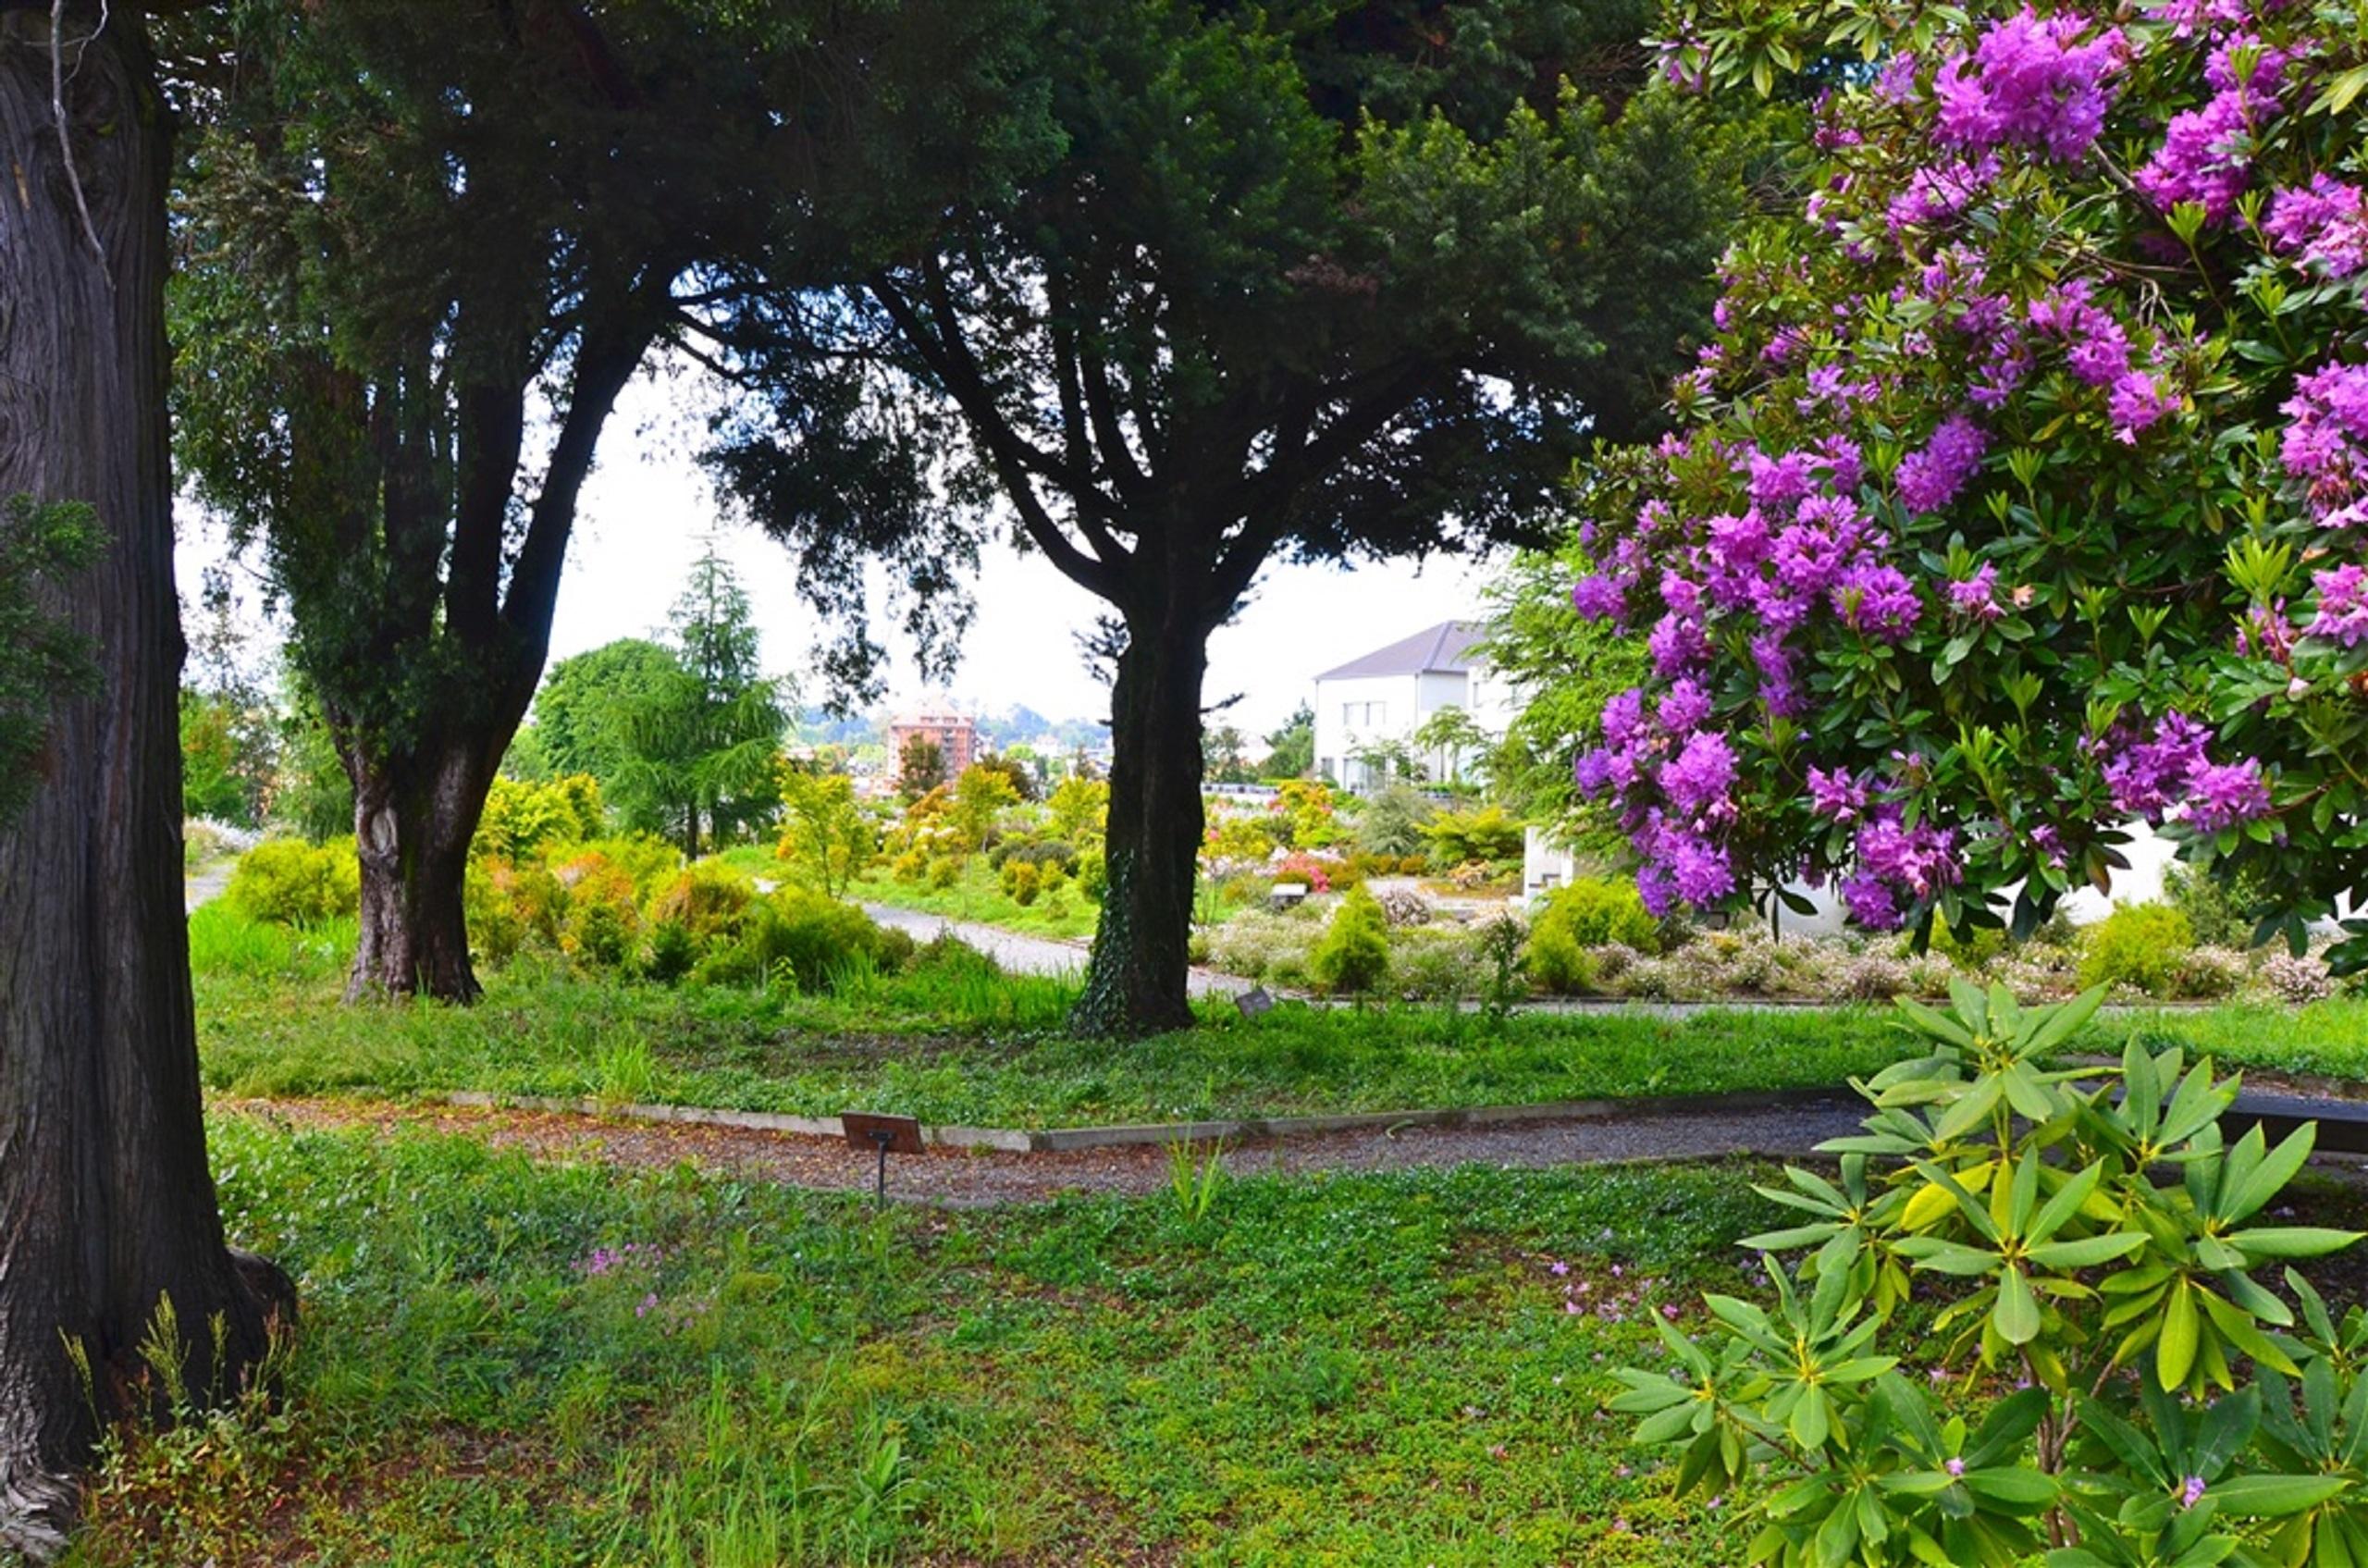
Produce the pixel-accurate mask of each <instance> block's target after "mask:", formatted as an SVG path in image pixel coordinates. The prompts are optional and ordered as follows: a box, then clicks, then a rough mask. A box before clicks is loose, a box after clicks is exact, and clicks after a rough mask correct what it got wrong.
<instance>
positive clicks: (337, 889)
mask: <svg viewBox="0 0 2368 1568" xmlns="http://www.w3.org/2000/svg"><path fill="white" fill-rule="evenodd" d="M224 896H225V897H227V898H228V900H229V901H230V904H231V907H233V908H235V909H237V910H238V911H239V912H240V914H242V915H244V916H246V917H247V918H248V919H249V920H268V921H271V922H273V923H276V924H278V925H287V926H308V925H315V924H318V923H319V922H320V921H322V920H329V919H332V918H334V917H337V916H339V915H351V914H354V913H356V912H357V911H358V910H360V908H361V907H362V866H361V862H359V861H358V860H356V859H355V858H354V854H353V840H351V839H350V838H336V839H331V840H330V841H329V842H328V843H327V844H307V843H305V842H304V841H303V840H302V839H301V838H267V839H265V840H264V841H263V842H262V843H261V844H258V845H256V846H254V847H253V849H250V850H248V851H247V853H246V855H245V857H244V858H241V859H240V861H239V865H238V869H237V870H233V871H232V872H231V873H230V885H229V886H228V889H226V890H225V892H224Z"/></svg>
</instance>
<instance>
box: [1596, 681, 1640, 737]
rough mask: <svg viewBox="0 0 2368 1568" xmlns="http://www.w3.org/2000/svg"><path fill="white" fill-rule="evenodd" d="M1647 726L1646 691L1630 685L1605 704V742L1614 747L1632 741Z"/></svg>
mask: <svg viewBox="0 0 2368 1568" xmlns="http://www.w3.org/2000/svg"><path fill="white" fill-rule="evenodd" d="M1644 727H1645V693H1644V690H1643V688H1641V687H1638V686H1630V687H1629V688H1628V689H1627V690H1626V691H1623V692H1621V693H1619V694H1618V695H1617V696H1615V697H1613V698H1611V700H1610V701H1609V702H1606V703H1605V704H1604V705H1603V739H1604V744H1605V745H1607V746H1610V747H1613V748H1615V749H1617V748H1618V747H1624V746H1627V745H1629V744H1630V743H1632V742H1633V741H1634V740H1635V739H1636V737H1637V736H1638V735H1640V734H1642V733H1643V731H1644Z"/></svg>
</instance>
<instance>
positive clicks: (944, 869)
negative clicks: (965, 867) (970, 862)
mask: <svg viewBox="0 0 2368 1568" xmlns="http://www.w3.org/2000/svg"><path fill="white" fill-rule="evenodd" d="M961 880H962V862H961V860H960V859H959V858H956V857H955V856H952V855H940V856H939V857H938V858H936V859H934V860H931V862H930V863H929V884H930V886H931V887H934V888H938V889H940V890H944V889H945V888H949V887H952V886H953V885H954V884H955V883H957V882H960V881H961Z"/></svg>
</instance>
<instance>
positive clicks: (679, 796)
mask: <svg viewBox="0 0 2368 1568" xmlns="http://www.w3.org/2000/svg"><path fill="white" fill-rule="evenodd" d="M671 625H672V642H673V646H672V647H671V648H664V649H661V651H663V652H664V653H666V654H667V655H668V656H669V658H670V659H671V660H672V662H673V668H672V670H670V671H664V672H660V673H657V674H656V675H655V677H654V678H653V679H651V680H650V681H649V683H648V685H647V686H646V687H645V688H644V689H643V690H641V691H640V692H638V693H636V694H634V695H631V696H627V697H624V698H622V699H621V700H620V705H619V706H620V710H621V711H620V715H619V717H620V719H621V720H622V723H621V729H622V732H623V739H624V742H625V747H626V755H625V757H624V759H623V762H622V764H621V765H620V766H619V769H618V772H617V774H616V781H615V784H614V785H613V786H612V789H611V799H612V803H613V804H614V805H615V806H616V807H617V808H618V809H620V810H622V811H623V814H624V817H625V819H626V821H627V822H628V823H629V824H631V825H634V826H636V827H647V828H649V829H651V830H653V831H656V832H660V833H665V834H666V835H667V836H669V837H671V838H672V839H673V840H674V841H675V842H676V843H678V844H680V845H681V846H683V853H684V854H685V855H686V856H689V857H691V858H695V859H696V858H697V856H698V854H699V846H700V844H701V842H702V840H703V838H704V839H709V840H712V841H713V842H716V843H722V842H723V841H725V840H726V839H729V838H732V837H734V836H737V835H739V834H742V833H746V831H748V830H749V829H751V828H754V827H757V826H759V825H761V824H762V823H765V822H767V821H770V820H771V816H772V814H773V812H774V811H775V810H777V809H779V807H780V804H781V792H780V787H779V784H778V780H777V778H776V772H775V770H776V769H777V767H778V766H779V762H780V759H781V747H782V740H783V736H784V735H786V734H787V733H788V730H789V713H790V710H789V705H788V700H787V693H786V690H785V684H784V683H783V682H781V681H778V680H774V679H771V678H769V677H768V676H766V675H765V674H764V673H762V672H761V671H760V669H759V665H758V645H757V625H756V621H755V619H754V617H753V616H752V615H751V614H750V612H749V609H748V596H747V594H746V591H745V590H743V589H742V588H741V586H740V583H739V579H738V577H737V576H736V575H734V573H733V571H732V568H731V566H730V564H729V563H727V562H725V561H724V560H723V558H722V556H720V555H718V554H717V553H716V552H715V550H714V549H713V547H712V546H710V547H709V549H708V550H707V552H706V553H705V554H704V555H702V556H701V557H700V558H699V561H698V562H697V565H695V566H694V567H693V568H692V570H691V581H690V585H689V586H688V587H687V588H685V591H684V593H683V597H682V598H681V599H678V600H677V601H676V602H675V605H674V611H673V616H672V623H671Z"/></svg>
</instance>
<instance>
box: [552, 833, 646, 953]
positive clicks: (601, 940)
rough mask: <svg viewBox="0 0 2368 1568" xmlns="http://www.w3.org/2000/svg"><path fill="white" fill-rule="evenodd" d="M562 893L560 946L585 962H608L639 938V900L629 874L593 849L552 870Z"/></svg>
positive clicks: (632, 945) (625, 951)
mask: <svg viewBox="0 0 2368 1568" xmlns="http://www.w3.org/2000/svg"><path fill="white" fill-rule="evenodd" d="M556 875H557V877H558V879H559V882H560V884H561V886H562V887H564V888H565V889H566V890H567V897H566V900H565V902H564V903H563V904H562V906H561V910H560V918H559V945H560V951H561V952H563V953H565V954H567V955H568V956H569V957H572V958H575V959H578V960H580V961H581V962H584V963H587V964H598V965H601V966H604V967H606V966H613V965H616V964H622V963H623V962H624V961H625V959H626V958H628V957H631V956H632V954H633V950H634V948H635V946H637V945H639V944H640V941H641V900H640V898H639V896H638V895H637V892H636V890H635V886H634V879H633V874H632V872H630V871H629V870H626V869H625V868H624V867H623V866H622V865H619V864H618V863H617V862H616V861H614V860H611V858H609V857H608V856H606V855H603V854H598V853H586V854H580V855H577V856H576V857H575V858H573V859H571V860H570V861H568V863H567V864H566V865H564V866H562V867H561V868H560V869H559V870H558V872H557V873H556Z"/></svg>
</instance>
